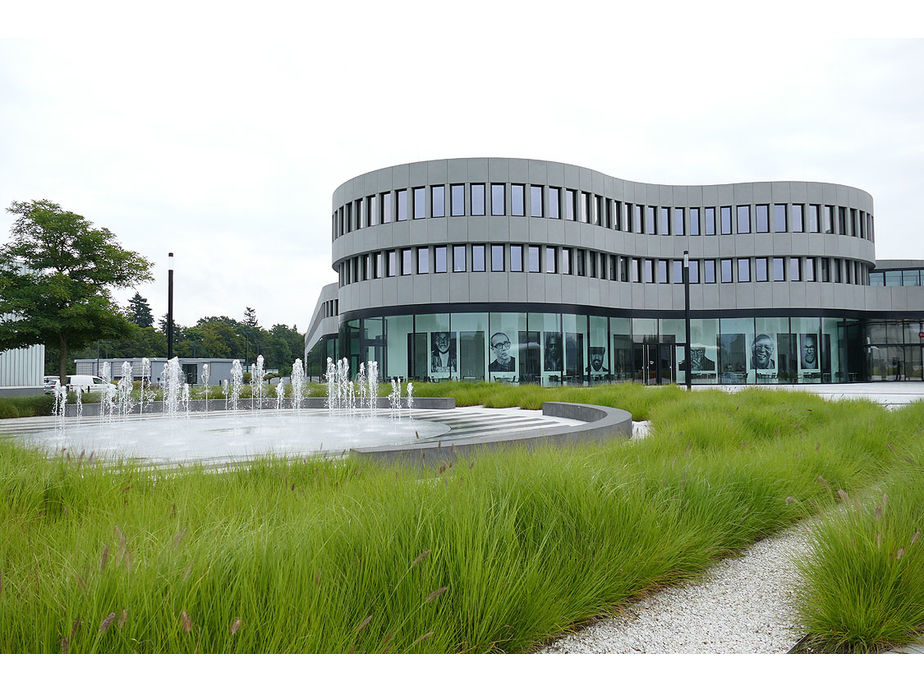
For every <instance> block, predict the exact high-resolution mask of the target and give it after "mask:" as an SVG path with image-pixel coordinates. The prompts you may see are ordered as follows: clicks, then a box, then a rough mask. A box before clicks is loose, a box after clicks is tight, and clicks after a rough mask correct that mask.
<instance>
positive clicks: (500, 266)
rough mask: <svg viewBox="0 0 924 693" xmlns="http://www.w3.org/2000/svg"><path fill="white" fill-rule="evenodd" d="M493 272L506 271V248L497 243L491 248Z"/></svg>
mask: <svg viewBox="0 0 924 693" xmlns="http://www.w3.org/2000/svg"><path fill="white" fill-rule="evenodd" d="M491 271H492V272H503V271H504V246H502V245H498V244H496V243H495V244H493V245H492V246H491Z"/></svg>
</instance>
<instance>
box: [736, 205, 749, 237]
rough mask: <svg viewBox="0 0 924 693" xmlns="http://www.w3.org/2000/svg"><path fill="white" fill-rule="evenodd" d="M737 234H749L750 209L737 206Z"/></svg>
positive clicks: (745, 206) (744, 206)
mask: <svg viewBox="0 0 924 693" xmlns="http://www.w3.org/2000/svg"><path fill="white" fill-rule="evenodd" d="M738 233H751V208H750V207H748V206H747V205H738Z"/></svg>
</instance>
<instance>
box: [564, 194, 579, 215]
mask: <svg viewBox="0 0 924 693" xmlns="http://www.w3.org/2000/svg"><path fill="white" fill-rule="evenodd" d="M576 192H577V191H576V190H568V189H565V219H566V220H567V221H574V203H575V199H574V198H575V194H576Z"/></svg>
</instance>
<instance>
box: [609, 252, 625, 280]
mask: <svg viewBox="0 0 924 693" xmlns="http://www.w3.org/2000/svg"><path fill="white" fill-rule="evenodd" d="M623 260H624V258H621V257H619V256H618V255H610V280H611V281H614V282H615V281H619V280H620V277H621V276H622V271H623ZM622 281H625V279H623V280H622Z"/></svg>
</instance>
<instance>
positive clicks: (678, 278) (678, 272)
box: [671, 260, 693, 284]
mask: <svg viewBox="0 0 924 693" xmlns="http://www.w3.org/2000/svg"><path fill="white" fill-rule="evenodd" d="M690 281H691V282H692V281H693V279H692V277H691V278H690ZM671 284H683V260H672V261H671Z"/></svg>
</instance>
